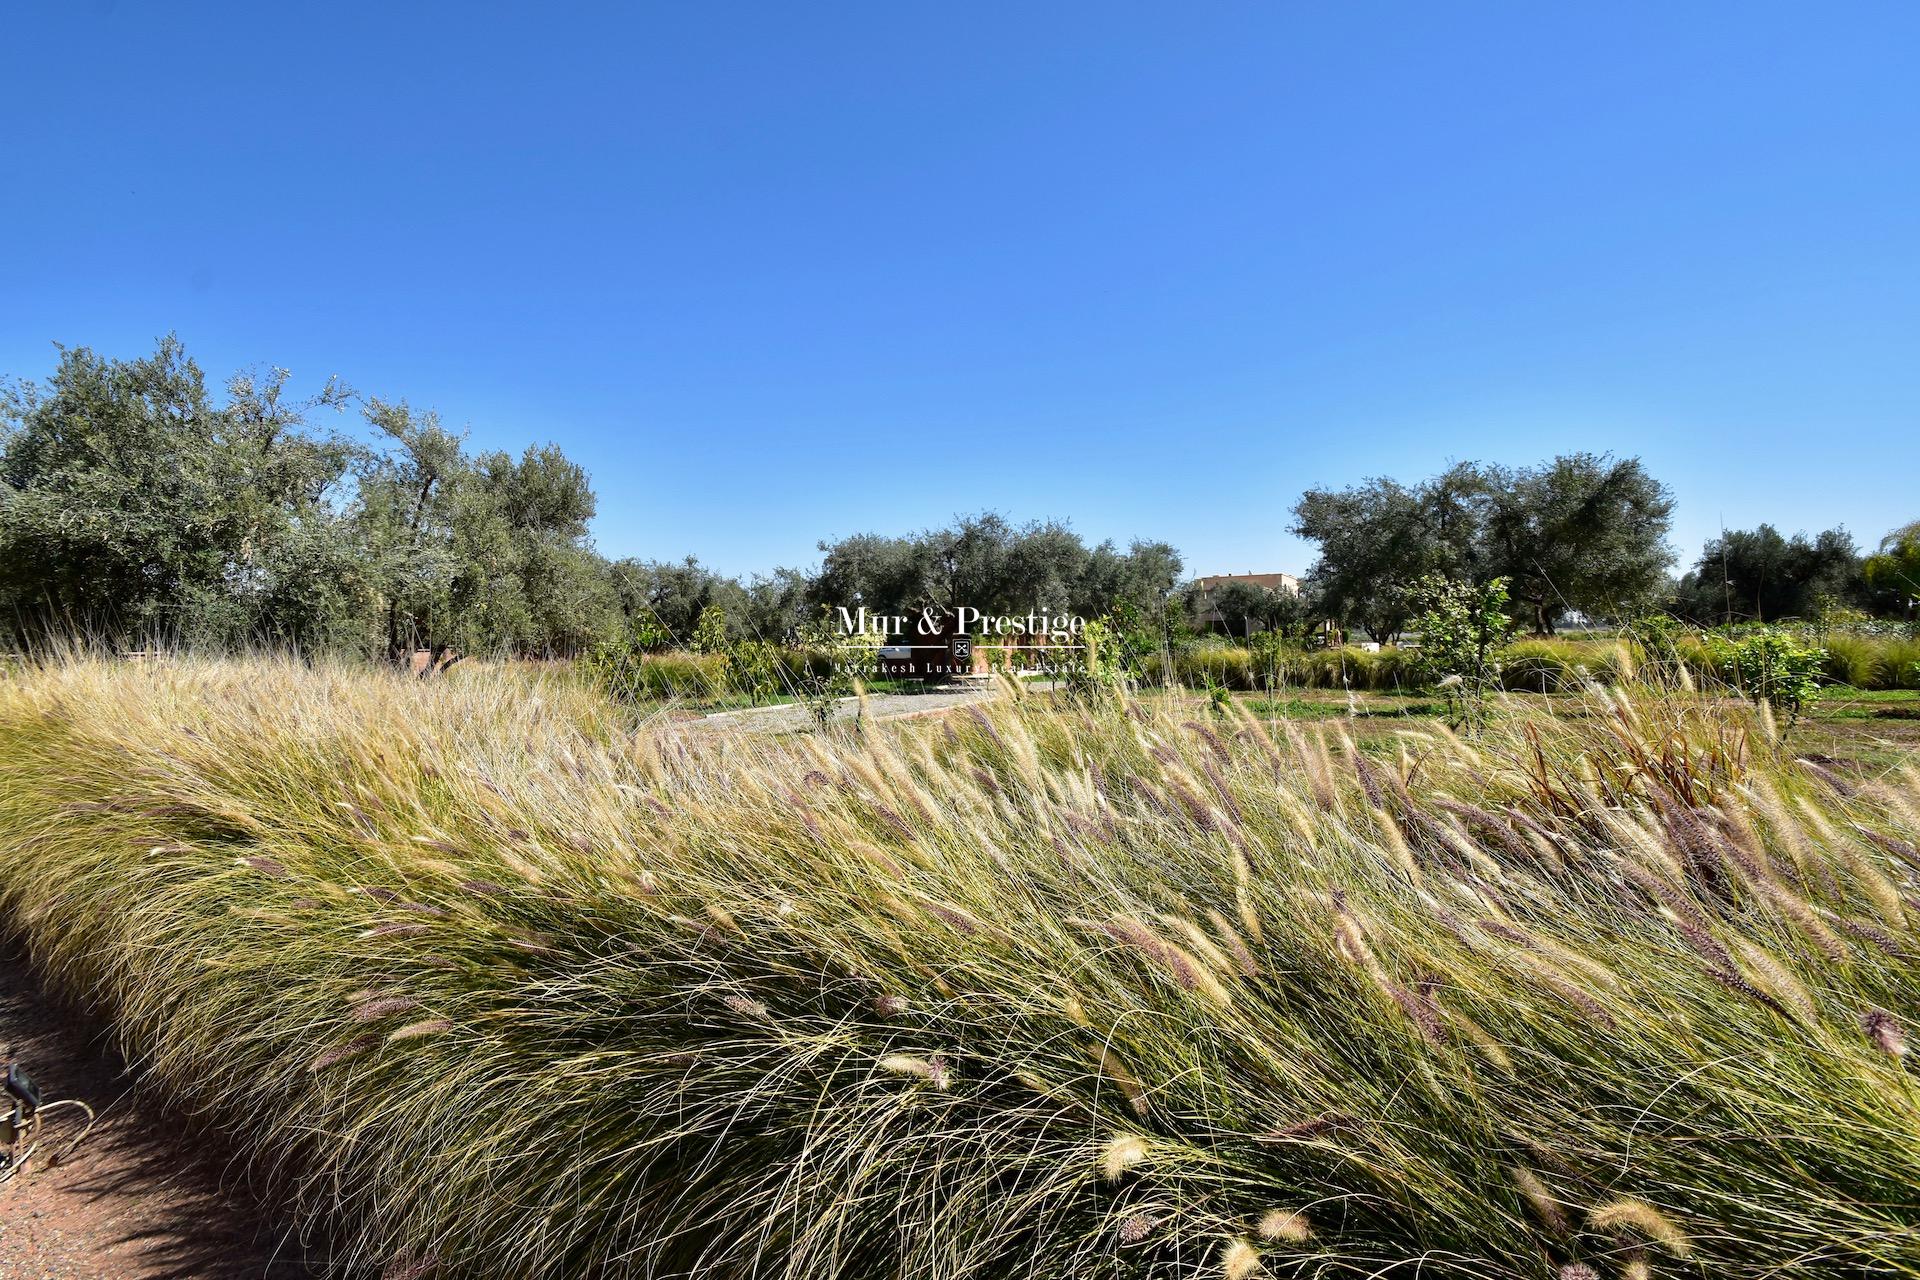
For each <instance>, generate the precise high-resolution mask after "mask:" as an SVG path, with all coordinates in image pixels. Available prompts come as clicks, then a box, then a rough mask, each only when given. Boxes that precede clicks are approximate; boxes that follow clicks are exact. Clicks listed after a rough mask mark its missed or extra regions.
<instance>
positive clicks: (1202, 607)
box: [1193, 573, 1300, 627]
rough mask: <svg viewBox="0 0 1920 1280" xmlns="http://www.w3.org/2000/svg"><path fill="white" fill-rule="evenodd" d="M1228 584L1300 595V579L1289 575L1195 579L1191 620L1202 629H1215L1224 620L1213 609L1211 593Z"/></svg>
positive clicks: (1217, 611)
mask: <svg viewBox="0 0 1920 1280" xmlns="http://www.w3.org/2000/svg"><path fill="white" fill-rule="evenodd" d="M1230 582H1244V583H1246V584H1247V585H1248V586H1250V587H1259V588H1261V589H1263V590H1266V591H1285V592H1287V593H1288V594H1289V595H1296V596H1297V595H1299V594H1300V579H1298V578H1296V577H1294V576H1293V575H1292V574H1290V573H1216V574H1213V575H1211V576H1210V577H1205V578H1195V579H1194V580H1193V585H1194V587H1195V589H1196V590H1197V592H1198V596H1197V598H1196V599H1195V601H1194V611H1193V620H1194V621H1195V622H1197V623H1199V624H1200V625H1201V626H1203V627H1217V626H1220V625H1222V624H1223V623H1224V622H1225V621H1226V619H1225V618H1223V617H1221V616H1220V611H1219V610H1218V609H1216V608H1214V607H1213V593H1214V592H1216V591H1218V590H1219V589H1220V588H1222V587H1224V586H1226V585H1227V584H1228V583H1230Z"/></svg>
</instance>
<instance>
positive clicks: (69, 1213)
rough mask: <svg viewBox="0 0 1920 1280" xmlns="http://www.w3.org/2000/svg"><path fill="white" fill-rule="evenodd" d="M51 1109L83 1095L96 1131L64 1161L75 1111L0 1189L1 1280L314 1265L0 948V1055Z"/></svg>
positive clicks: (292, 1278) (261, 1274) (220, 1164)
mask: <svg viewBox="0 0 1920 1280" xmlns="http://www.w3.org/2000/svg"><path fill="white" fill-rule="evenodd" d="M6 1057H12V1058H16V1059H18V1060H19V1061H20V1063H21V1064H22V1065H23V1066H24V1067H25V1069H26V1070H27V1072H28V1074H30V1075H31V1076H32V1077H33V1079H34V1081H35V1083H37V1084H38V1085H39V1086H40V1089H41V1092H42V1094H43V1095H44V1096H45V1097H46V1098H47V1099H48V1100H49V1101H51V1100H53V1099H55V1098H78V1099H80V1100H81V1101H83V1102H86V1103H87V1104H89V1105H90V1106H92V1107H93V1109H94V1110H95V1111H96V1112H98V1113H99V1123H98V1124H97V1125H96V1126H95V1128H94V1130H93V1132H92V1133H91V1134H90V1135H89V1136H88V1137H87V1139H86V1141H85V1142H84V1143H82V1145H81V1146H80V1148H79V1150H77V1151H76V1152H74V1154H73V1156H72V1157H71V1158H70V1159H69V1160H67V1161H66V1162H65V1163H61V1164H57V1165H56V1164H54V1163H53V1162H52V1161H51V1160H49V1159H48V1156H49V1154H57V1153H58V1152H59V1151H61V1150H62V1149H64V1148H65V1147H66V1145H67V1143H68V1141H69V1140H70V1139H71V1138H72V1137H73V1135H74V1134H76V1133H77V1132H78V1131H79V1125H80V1124H81V1123H82V1121H81V1120H80V1119H78V1118H77V1117H76V1116H75V1115H74V1113H71V1112H62V1113H61V1114H59V1115H57V1116H54V1117H50V1118H49V1120H48V1127H47V1139H48V1140H47V1141H46V1142H43V1143H42V1145H41V1147H40V1153H39V1154H38V1155H36V1156H35V1157H34V1158H33V1160H32V1161H31V1162H30V1163H29V1164H28V1165H27V1167H26V1169H25V1170H24V1171H23V1172H22V1173H21V1174H20V1175H19V1176H17V1177H14V1178H12V1179H11V1180H9V1181H7V1182H4V1183H0V1280H308V1278H309V1277H314V1276H318V1275H319V1274H320V1270H319V1268H318V1267H317V1266H316V1265H312V1263H311V1260H310V1259H309V1258H308V1256H307V1254H306V1251H305V1250H303V1249H302V1247H301V1246H300V1243H299V1242H298V1241H297V1240H296V1239H294V1238H293V1237H292V1235H291V1233H290V1232H289V1230H288V1228H287V1225H286V1223H285V1221H284V1220H283V1219H281V1218H280V1217H279V1216H278V1215H276V1214H275V1213H274V1212H273V1211H272V1210H271V1209H269V1208H268V1207H266V1206H264V1205H262V1204H261V1203H260V1202H259V1201H258V1200H257V1199H255V1198H254V1197H252V1196H250V1195H249V1194H248V1192H247V1188H246V1187H244V1186H243V1185H240V1184H239V1183H238V1180H237V1174H236V1173H235V1172H234V1169H233V1168H232V1167H230V1166H229V1164H228V1162H227V1160H226V1158H225V1156H224V1155H223V1153H220V1152H219V1151H217V1150H212V1149H209V1148H208V1147H207V1146H206V1145H204V1144H203V1143H199V1142H196V1141H194V1140H193V1139H192V1138H190V1137H189V1136H187V1134H186V1132H185V1130H184V1128H183V1126H182V1125H181V1124H180V1123H179V1122H178V1121H177V1120H173V1119H170V1118H168V1117H166V1116H165V1115H164V1114H163V1113H162V1112H161V1111H160V1109H159V1108H158V1107H157V1106H156V1105H155V1104H154V1103H153V1101H152V1099H151V1098H150V1097H148V1096H146V1095H145V1094H144V1093H143V1092H142V1091H141V1090H140V1088H139V1087H138V1085H137V1084H136V1082H135V1081H134V1080H133V1078H132V1077H131V1076H130V1075H129V1073H128V1072H127V1069H126V1066H125V1064H124V1063H123V1062H122V1061H121V1060H120V1058H119V1057H118V1055H116V1054H114V1053H112V1052H111V1051H110V1050H106V1049H104V1048H103V1047H102V1046H101V1045H100V1044H98V1043H97V1042H95V1041H93V1040H91V1039H90V1038H89V1034H88V1030H87V1029H84V1027H83V1020H82V1019H80V1018H77V1017H76V1016H74V1015H73V1014H72V1013H71V1012H70V1011H69V1010H67V1009H65V1008H64V1007H62V1006H61V1005H60V1004H58V1003H56V1002H54V1001H52V1000H50V999H49V998H48V997H47V996H46V995H45V993H44V992H42V991H41V990H40V989H39V988H38V987H37V986H36V985H35V983H34V981H33V978H32V975H31V973H30V971H29V970H28V968H27V965H26V961H25V959H24V957H22V956H21V955H20V953H19V952H18V951H17V950H14V949H12V948H0V1058H6Z"/></svg>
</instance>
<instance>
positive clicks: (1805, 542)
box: [1216, 453, 1920, 640]
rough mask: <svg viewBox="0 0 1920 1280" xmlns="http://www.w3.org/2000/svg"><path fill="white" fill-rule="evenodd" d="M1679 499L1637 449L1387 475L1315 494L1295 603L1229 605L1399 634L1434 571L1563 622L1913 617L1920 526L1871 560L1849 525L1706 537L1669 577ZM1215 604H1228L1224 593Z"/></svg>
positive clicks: (1531, 617)
mask: <svg viewBox="0 0 1920 1280" xmlns="http://www.w3.org/2000/svg"><path fill="white" fill-rule="evenodd" d="M1672 512H1673V499H1672V496H1671V494H1670V493H1669V492H1668V490H1667V488H1666V486H1665V485H1663V484H1661V483H1660V482H1659V481H1657V480H1655V479H1654V478H1653V477H1652V476H1651V475H1650V474H1648V472H1647V471H1646V469H1645V467H1643V466H1642V465H1641V463H1640V460H1639V459H1637V458H1628V459H1624V460H1620V459H1615V458H1611V457H1607V456H1603V455H1595V454H1587V453H1577V454H1570V455H1567V456H1564V457H1559V458H1555V459H1554V460H1552V461H1551V462H1548V463H1544V464H1541V465H1539V466H1536V467H1521V468H1507V467H1499V466H1487V465H1484V464H1481V463H1472V462H1467V463H1460V464H1458V465H1456V466H1454V467H1452V468H1450V469H1449V470H1447V471H1445V472H1443V473H1442V474H1440V475H1438V476H1434V477H1432V478H1431V479H1428V480H1425V481H1421V482H1419V483H1417V484H1410V485H1409V484H1402V483H1400V482H1399V481H1396V480H1390V479H1375V480H1369V481H1367V482H1366V483H1365V484H1363V485H1360V486H1357V487H1355V488H1350V489H1344V490H1338V491H1331V490H1309V491H1308V492H1307V493H1306V494H1304V495H1303V496H1302V497H1301V499H1300V501H1299V502H1298V503H1297V504H1296V505H1295V507H1294V532H1295V533H1297V534H1300V535H1301V536H1303V537H1306V538H1308V539H1310V540H1312V541H1314V542H1316V543H1318V544H1319V549H1320V555H1319V559H1318V561H1317V562H1316V563H1315V564H1314V566H1313V568H1312V570H1311V571H1310V572H1309V574H1308V577H1307V581H1306V584H1305V590H1304V593H1303V596H1302V597H1301V598H1300V599H1299V600H1297V601H1294V602H1291V603H1290V602H1288V601H1284V600H1279V599H1265V598H1260V597H1259V596H1258V593H1248V592H1243V593H1242V596H1244V597H1245V598H1241V596H1235V597H1234V598H1233V599H1232V601H1231V606H1232V607H1231V608H1229V609H1223V610H1222V611H1223V612H1227V613H1229V614H1230V615H1231V616H1235V617H1238V618H1240V619H1241V620H1242V621H1243V622H1250V621H1259V622H1262V623H1263V624H1267V625H1269V626H1271V627H1272V628H1273V629H1276V630H1281V631H1285V630H1287V629H1288V627H1289V626H1291V625H1295V624H1297V623H1298V622H1299V621H1300V620H1302V619H1318V618H1330V619H1332V620H1334V621H1336V622H1338V623H1340V624H1342V625H1358V626H1360V627H1362V628H1364V629H1365V630H1366V631H1367V633H1368V634H1369V635H1371V636H1373V637H1374V638H1375V639H1381V640H1385V639H1391V638H1394V637H1396V636H1398V635H1399V634H1400V633H1401V632H1402V631H1403V630H1405V629H1407V627H1408V625H1409V623H1410V622H1412V620H1413V619H1414V616H1415V614H1416V611H1417V609H1418V600H1419V591H1418V589H1417V588H1418V584H1420V583H1421V582H1423V581H1426V580H1428V579H1430V578H1436V577H1437V578H1441V579H1446V580H1451V581H1455V582H1461V583H1474V584H1486V583H1490V582H1492V581H1494V580H1496V579H1500V580H1504V581H1505V582H1506V583H1507V587H1508V591H1509V592H1510V594H1511V600H1512V605H1511V610H1512V613H1513V614H1514V617H1515V619H1516V621H1517V622H1518V623H1519V624H1520V625H1523V626H1525V627H1526V628H1527V629H1529V630H1532V631H1535V632H1538V633H1551V632H1552V631H1553V630H1554V629H1555V627H1556V626H1557V625H1558V624H1559V623H1560V622H1561V621H1562V620H1563V619H1564V618H1565V617H1566V616H1567V615H1569V614H1579V615H1583V616H1585V617H1587V618H1589V619H1601V618H1611V619H1625V618H1632V617H1635V616H1638V615H1641V614H1645V613H1647V612H1651V611H1654V610H1665V611H1667V612H1670V613H1672V614H1675V615H1677V616H1679V617H1681V618H1684V619H1687V620H1688V621H1692V622H1696V623H1702V624H1706V625H1717V624H1721V623H1727V622H1743V621H1774V620H1784V619H1788V618H1801V619H1813V618H1818V617H1821V616H1823V615H1832V614H1834V613H1835V611H1836V610H1858V611H1861V612H1866V613H1874V614H1880V615H1883V616H1895V617H1904V616H1908V615H1910V613H1911V611H1912V608H1913V604H1914V602H1915V600H1916V599H1920V524H1915V525H1908V526H1907V527H1905V528H1903V529H1896V530H1894V531H1893V532H1892V533H1890V534H1888V535H1887V537H1886V538H1885V539H1883V540H1882V542H1881V544H1880V550H1879V552H1878V554H1876V555H1870V556H1863V555H1861V554H1860V552H1859V550H1858V548H1857V547H1856V546H1855V544H1854V541H1853V538H1852V537H1851V536H1850V535H1849V534H1848V533H1847V532H1846V530H1844V529H1830V530H1827V531H1826V532H1824V533H1821V534H1819V535H1818V536H1817V537H1814V538H1812V539H1809V538H1807V537H1806V536H1805V535H1800V534H1796V535H1794V536H1793V537H1791V538H1788V537H1784V536H1782V535H1781V534H1780V533H1779V532H1778V531H1777V530H1775V529H1774V528H1773V527H1772V526H1771V525H1765V524H1763V525H1761V526H1760V527H1759V528H1757V529H1753V530H1736V531H1731V532H1727V533H1724V534H1722V535H1720V536H1719V537H1717V538H1713V539H1711V540H1709V541H1708V543H1707V544H1706V546H1705V548H1704V549H1703V550H1702V552H1701V555H1700V558H1699V561H1698V562H1697V564H1696V565H1695V567H1694V568H1693V569H1692V570H1691V571H1689V572H1687V573H1686V574H1684V575H1682V576H1681V577H1680V578H1679V579H1678V580H1672V579H1670V578H1669V577H1668V566H1669V565H1670V564H1671V563H1672V562H1673V559H1674V556H1673V553H1672V551H1671V550H1670V549H1669V547H1668V546H1667V543H1666V534H1667V530H1668V527H1669V523H1670V518H1671V515H1672ZM1216 607H1219V602H1218V601H1216Z"/></svg>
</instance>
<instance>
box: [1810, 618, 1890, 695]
mask: <svg viewBox="0 0 1920 1280" xmlns="http://www.w3.org/2000/svg"><path fill="white" fill-rule="evenodd" d="M1822 647H1823V648H1825V649H1826V652H1827V661H1826V666H1825V672H1824V673H1825V675H1826V676H1827V678H1828V679H1830V680H1832V681H1834V682H1835V683H1837V684H1850V685H1852V686H1853V687H1854V688H1856V689H1881V688H1887V687H1890V686H1889V684H1888V680H1887V678H1888V677H1889V676H1890V675H1892V674H1893V672H1892V669H1891V668H1890V667H1889V666H1888V664H1887V653H1886V649H1887V646H1886V645H1885V644H1884V643H1882V642H1879V641H1875V640H1872V639H1870V638H1868V637H1865V636H1860V635H1852V634H1849V633H1847V632H1844V631H1830V632H1827V633H1826V634H1825V635H1824V636H1823V637H1822Z"/></svg>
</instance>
